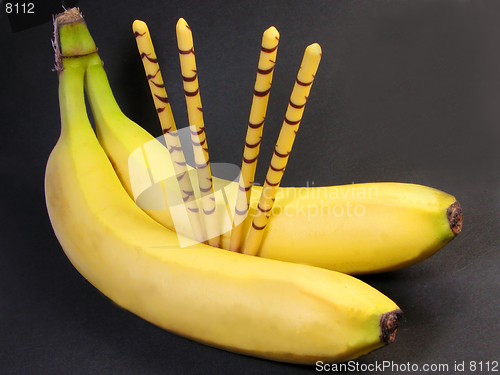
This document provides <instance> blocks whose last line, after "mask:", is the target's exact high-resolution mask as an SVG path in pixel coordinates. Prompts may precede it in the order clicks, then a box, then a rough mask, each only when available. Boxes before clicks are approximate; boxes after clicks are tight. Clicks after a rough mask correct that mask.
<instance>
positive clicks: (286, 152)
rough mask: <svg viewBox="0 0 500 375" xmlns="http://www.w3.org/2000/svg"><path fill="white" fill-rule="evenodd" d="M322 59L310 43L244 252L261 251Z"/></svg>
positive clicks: (315, 45)
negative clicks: (265, 230) (278, 191)
mask: <svg viewBox="0 0 500 375" xmlns="http://www.w3.org/2000/svg"><path fill="white" fill-rule="evenodd" d="M320 60H321V47H320V46H319V44H317V43H315V44H311V45H310V46H308V47H307V48H306V50H305V52H304V57H303V59H302V63H301V65H300V70H299V73H298V74H297V80H296V82H295V85H294V87H293V90H292V95H291V97H290V103H289V104H288V108H287V111H286V114H285V120H284V122H283V125H282V127H281V131H280V134H279V136H278V141H277V143H276V147H275V149H274V155H273V157H272V159H271V164H270V166H269V169H268V172H267V175H266V181H265V183H264V187H263V189H262V193H261V196H260V199H259V203H258V205H257V211H256V213H255V216H254V218H253V220H252V226H251V228H250V230H249V232H248V237H247V240H246V242H245V246H244V250H243V252H244V253H245V254H248V255H256V254H257V252H258V251H259V247H260V244H261V242H262V238H263V236H264V229H265V228H266V226H267V223H268V221H269V217H270V215H271V211H272V208H273V204H274V200H275V197H276V192H277V189H278V187H279V185H280V183H281V179H282V177H283V173H284V171H285V168H286V164H287V162H288V158H289V156H290V152H291V151H292V146H293V142H294V140H295V136H296V134H297V131H298V130H299V125H300V122H301V120H302V115H303V113H304V108H305V105H306V102H307V98H308V96H309V92H310V91H311V86H312V83H313V81H314V76H315V75H316V71H317V69H318V66H319V62H320Z"/></svg>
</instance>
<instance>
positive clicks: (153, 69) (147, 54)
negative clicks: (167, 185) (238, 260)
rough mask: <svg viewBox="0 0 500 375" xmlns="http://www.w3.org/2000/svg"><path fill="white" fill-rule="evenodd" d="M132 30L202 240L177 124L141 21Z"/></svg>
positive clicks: (198, 238)
mask: <svg viewBox="0 0 500 375" xmlns="http://www.w3.org/2000/svg"><path fill="white" fill-rule="evenodd" d="M132 29H133V31H134V35H135V40H136V42H137V48H138V49H139V53H140V54H141V59H142V63H143V65H144V70H145V72H146V76H147V78H148V82H149V88H150V90H151V95H152V97H153V101H154V104H155V108H156V112H157V113H158V118H159V120H160V125H161V127H162V131H163V135H164V138H165V144H166V145H167V148H168V150H169V152H170V154H171V156H172V164H173V167H174V171H175V173H176V176H177V180H178V182H179V187H180V189H181V192H182V199H183V200H184V203H185V205H186V209H187V214H188V218H189V222H190V224H191V229H192V231H193V234H194V237H195V240H196V241H198V242H205V234H204V231H203V226H202V223H201V219H200V214H199V208H198V205H197V204H196V198H195V195H194V190H193V186H192V184H191V179H190V178H189V173H188V171H187V165H186V160H185V157H184V153H183V152H182V148H181V143H180V140H179V135H178V133H177V127H176V125H175V121H174V116H173V114H172V109H171V107H170V103H169V101H168V96H167V92H166V90H165V83H164V82H163V77H162V75H161V71H160V66H159V64H158V59H157V57H156V53H155V50H154V47H153V42H152V40H151V36H150V34H149V30H148V26H147V25H146V23H145V22H143V21H139V20H136V21H134V23H133V25H132Z"/></svg>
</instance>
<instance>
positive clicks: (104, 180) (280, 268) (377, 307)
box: [45, 8, 401, 364]
mask: <svg viewBox="0 0 500 375" xmlns="http://www.w3.org/2000/svg"><path fill="white" fill-rule="evenodd" d="M55 27H56V33H55V35H56V42H55V43H56V45H58V46H59V45H60V46H61V47H60V48H57V49H56V50H57V52H56V56H57V59H58V63H57V64H56V66H57V69H58V74H59V103H60V110H61V125H62V126H61V135H60V138H59V140H58V142H57V144H56V146H55V147H54V149H53V151H52V153H51V155H50V157H49V160H48V162H47V168H46V177H45V191H46V203H47V209H48V212H49V216H50V220H51V223H52V226H53V228H54V231H55V233H56V236H57V238H58V240H59V242H60V244H61V246H62V248H63V249H64V251H65V253H66V254H67V256H68V258H69V259H70V260H71V262H72V263H73V265H74V266H75V267H76V268H77V270H78V271H79V272H80V273H81V274H82V275H83V276H84V277H85V278H87V280H88V281H89V282H91V283H92V284H93V285H94V286H95V287H96V288H98V289H99V290H100V291H101V292H102V293H104V294H105V295H106V296H108V297H109V298H110V299H112V300H113V301H115V302H116V303H117V304H118V305H120V306H122V307H124V308H125V309H127V310H129V311H131V312H133V313H134V314H137V315H138V316H140V317H142V318H144V319H146V320H148V321H150V322H152V323H153V324H156V325H158V326H160V327H162V328H164V329H167V330H169V331H171V332H174V333H176V334H179V335H183V336H185V337H188V338H190V339H193V340H196V341H199V342H202V343H205V344H208V345H213V346H216V347H219V348H223V349H227V350H230V351H234V352H238V353H243V354H248V355H253V356H259V357H263V358H268V359H273V360H278V361H287V362H294V363H304V364H311V363H315V361H317V360H321V361H324V362H332V361H345V360H349V359H352V358H355V357H358V356H360V355H362V354H364V353H367V352H369V351H371V350H374V349H376V348H379V347H381V346H383V345H384V344H387V343H390V342H392V341H393V340H394V336H395V332H396V328H397V321H398V318H399V316H400V313H401V311H400V310H399V309H398V306H397V305H396V304H395V303H394V302H392V301H391V300H390V299H389V298H387V297H386V296H384V295H383V294H381V293H380V292H378V291H376V290H375V289H373V288H372V287H370V286H369V285H367V284H365V283H363V282H361V281H359V280H357V279H355V278H353V277H351V276H348V275H345V274H342V273H337V272H334V271H329V270H325V269H321V268H317V267H310V266H306V265H299V264H293V263H286V262H280V261H275V260H270V259H263V258H258V257H252V256H247V255H244V254H240V253H234V252H230V251H225V250H222V249H218V248H215V247H211V246H208V245H205V244H196V245H194V246H191V247H188V248H184V249H181V248H180V247H179V240H178V237H177V236H178V235H177V234H176V233H175V232H173V231H171V230H169V229H167V228H165V227H164V226H162V225H160V224H159V223H157V222H156V221H154V220H152V219H151V218H150V217H149V216H148V215H146V214H145V213H144V212H143V211H142V210H141V209H140V208H139V207H137V205H136V204H135V203H134V202H133V200H131V199H130V197H129V196H128V195H127V193H126V191H125V190H124V189H123V187H122V185H121V183H120V181H119V179H118V177H117V175H116V174H115V172H114V170H113V167H112V164H111V163H110V161H109V159H108V158H107V156H106V154H105V152H104V150H103V149H102V148H101V146H100V145H99V142H98V141H97V139H96V136H95V133H94V132H93V130H92V127H91V124H90V122H89V119H88V116H87V112H86V108H85V100H84V75H86V74H89V71H90V70H92V69H95V68H96V67H101V60H100V59H99V56H98V55H97V53H96V48H95V45H94V43H93V40H92V38H91V36H90V34H89V33H88V30H87V28H86V26H85V23H84V22H83V19H82V18H81V16H80V15H79V13H78V11H77V10H75V9H74V8H73V9H70V10H68V11H66V12H65V13H63V14H62V15H59V16H58V17H57V18H56V21H55Z"/></svg>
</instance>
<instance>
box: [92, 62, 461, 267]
mask: <svg viewBox="0 0 500 375" xmlns="http://www.w3.org/2000/svg"><path fill="white" fill-rule="evenodd" d="M86 87H87V93H88V99H89V102H90V106H91V109H92V112H93V115H94V119H95V122H96V129H97V137H98V139H99V142H100V143H101V145H102V147H103V148H104V150H105V151H106V154H107V155H108V157H109V158H110V160H111V161H112V164H113V166H114V168H115V171H116V173H117V175H118V176H119V178H120V180H121V182H122V184H123V186H124V187H125V189H126V190H127V192H128V193H129V195H130V196H131V197H133V198H134V199H135V198H137V195H138V194H136V193H134V186H136V187H137V186H139V185H141V182H140V181H137V179H138V176H137V175H133V176H131V175H130V173H129V158H130V157H131V155H132V154H134V151H136V150H138V149H140V148H141V147H143V146H144V145H146V144H149V145H156V146H154V147H153V146H151V147H150V148H149V149H150V154H149V155H148V158H149V160H156V161H157V162H158V163H161V164H162V165H163V167H162V168H165V170H166V172H165V173H163V174H164V175H165V174H166V175H167V176H175V171H173V169H172V168H170V167H169V166H170V164H171V162H170V156H169V152H168V151H167V150H166V149H165V148H164V147H162V146H161V144H160V143H159V142H158V141H156V140H155V139H154V138H153V137H152V136H151V135H150V134H149V133H147V132H146V131H145V130H144V129H143V128H141V127H140V126H139V125H137V124H136V123H134V122H133V121H131V120H130V119H128V118H127V117H126V116H125V115H124V114H123V112H122V111H121V110H120V108H119V106H118V104H117V102H116V100H115V98H114V97H113V93H112V90H111V88H110V85H109V82H108V79H107V76H106V73H105V71H104V69H103V67H102V66H101V65H99V64H96V65H94V66H92V67H89V68H88V72H87V75H86ZM188 169H191V171H192V168H188ZM193 178H196V176H195V175H193ZM213 180H214V186H215V190H216V191H217V190H218V189H220V188H221V187H225V188H224V190H225V191H226V192H228V196H229V197H230V199H229V201H230V202H234V201H235V196H236V194H237V191H238V184H237V183H235V182H232V181H225V180H222V179H218V178H216V177H214V178H213ZM157 182H158V181H157ZM161 182H162V184H163V188H164V192H163V194H162V197H163V196H169V195H171V194H173V193H172V192H173V191H175V189H176V184H177V182H176V181H175V179H169V180H165V181H161ZM149 184H150V185H151V183H149ZM146 185H147V183H146ZM142 186H144V184H142ZM136 190H137V189H136ZM231 192H232V193H231ZM261 192H262V187H259V186H253V188H252V195H251V201H250V208H249V212H248V215H249V218H248V219H250V220H248V219H247V220H246V223H245V228H244V229H243V234H242V238H246V237H247V233H248V231H249V229H250V225H251V218H253V217H254V216H255V215H256V213H257V211H258V210H257V205H258V201H259V197H260V195H261ZM162 202H163V201H162ZM217 204H218V206H224V205H225V202H224V201H220V200H218V203H217ZM162 206H163V207H165V208H164V209H156V210H151V209H145V210H144V211H145V212H146V213H147V214H148V215H149V216H151V217H152V218H153V219H155V220H156V221H158V222H159V223H161V224H162V225H164V226H166V227H167V228H169V229H172V230H175V229H176V227H179V228H182V227H184V228H185V227H188V226H189V225H188V224H187V223H184V225H182V223H181V224H180V225H179V224H178V220H176V222H175V223H174V218H173V217H172V214H171V212H170V210H169V208H168V207H167V203H166V202H163V203H162ZM231 209H232V210H233V212H234V207H232V208H231ZM217 212H219V213H221V212H225V210H224V209H222V208H218V209H217ZM462 219H463V215H462V210H461V207H460V205H459V203H458V202H457V201H456V199H455V197H453V196H452V195H450V194H447V193H444V192H442V191H439V190H436V189H433V188H430V187H426V186H421V185H415V184H406V183H390V182H388V183H366V184H352V185H341V186H328V187H323V186H322V187H297V188H282V187H280V188H279V189H278V190H277V192H276V199H275V202H274V206H273V209H272V212H271V216H270V219H269V223H268V225H267V227H266V229H265V233H264V236H263V240H262V243H261V246H260V249H259V251H258V253H257V255H258V256H259V257H263V258H270V259H276V260H283V261H287V262H294V263H303V264H309V265H313V266H317V267H322V268H326V269H330V270H335V271H340V272H344V273H348V274H351V275H356V274H367V273H374V272H383V271H391V270H396V269H399V268H403V267H406V266H410V265H412V264H415V263H418V262H420V261H422V260H424V259H426V258H428V257H429V256H431V255H432V254H434V253H436V252H437V251H438V250H440V249H441V248H442V247H443V246H445V245H446V244H447V243H448V242H450V241H451V240H452V239H453V238H454V237H455V236H456V235H457V234H458V233H460V231H461V228H462ZM218 220H219V222H220V225H219V226H220V227H222V226H223V224H222V220H223V219H222V218H219V219H218ZM181 232H183V230H181ZM230 234H231V233H230V230H228V231H226V232H225V233H223V234H222V236H221V247H222V248H224V249H228V248H229V238H230ZM243 246H244V243H243Z"/></svg>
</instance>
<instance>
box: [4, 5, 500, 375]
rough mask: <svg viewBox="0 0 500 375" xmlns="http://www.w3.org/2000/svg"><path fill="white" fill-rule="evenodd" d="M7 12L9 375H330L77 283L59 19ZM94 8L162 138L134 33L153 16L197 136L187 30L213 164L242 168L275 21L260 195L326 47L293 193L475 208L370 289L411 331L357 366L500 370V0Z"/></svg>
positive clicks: (130, 95)
mask: <svg viewBox="0 0 500 375" xmlns="http://www.w3.org/2000/svg"><path fill="white" fill-rule="evenodd" d="M0 4H1V5H2V12H1V14H0V32H1V38H0V51H1V59H0V64H1V65H0V66H1V68H2V69H0V90H1V91H0V95H1V96H0V99H1V101H0V124H1V127H0V132H1V135H0V137H1V138H0V139H1V142H2V143H1V152H0V164H1V174H2V176H3V179H2V181H3V182H2V183H1V184H0V196H1V199H0V205H1V216H0V220H1V221H0V224H1V225H0V237H1V253H0V373H2V374H23V375H25V374H141V375H144V374H199V373H210V372H213V373H221V374H235V373H237V374H267V373H269V374H270V373H273V374H295V373H313V372H314V371H315V370H314V367H304V366H294V365H288V364H282V363H275V362H271V361H267V360H262V359H256V358H251V357H246V356H241V355H236V354H232V353H228V352H225V351H221V350H218V349H213V348H210V347H206V346H203V345H200V344H197V343H194V342H191V341H189V340H187V339H184V338H181V337H177V336H175V335H172V334H170V333H168V332H166V331H163V330H161V329H159V328H157V327H155V326H153V325H151V324H149V323H147V322H145V321H143V320H141V319H140V318H138V317H136V316H134V315H132V314H131V313H129V312H127V311H124V310H122V309H121V308H119V307H117V306H116V305H114V304H113V303H112V302H111V301H110V300H108V299H107V298H106V297H104V296H103V295H101V294H100V293H99V292H98V291H97V290H96V289H95V288H94V287H93V286H92V285H90V284H89V283H88V282H87V281H86V280H85V279H84V278H83V277H81V276H80V275H79V274H78V273H77V271H76V270H75V269H74V268H73V266H72V265H71V264H70V262H69V261H68V260H67V258H66V257H65V255H64V253H63V251H62V249H61V247H60V246H59V244H58V242H57V240H56V238H55V236H54V233H53V231H52V228H51V226H50V222H49V220H48V216H47V213H46V208H45V203H44V193H43V178H44V168H45V163H46V160H47V158H48V156H49V153H50V151H51V149H52V147H53V146H54V144H55V143H56V141H57V138H58V133H59V130H60V120H59V109H58V99H57V75H56V73H55V72H53V71H52V68H53V52H52V47H51V44H50V40H51V36H52V25H51V23H50V22H46V23H42V24H41V25H39V26H36V27H31V28H28V29H25V30H22V31H18V32H13V31H12V29H11V27H10V24H9V19H8V18H7V16H6V14H5V12H4V6H5V2H0ZM112 4H113V5H112ZM78 6H80V8H81V11H82V12H83V14H84V16H85V19H86V21H87V25H88V27H89V29H90V32H91V34H92V35H93V37H94V39H95V41H96V44H97V45H98V47H99V52H100V56H101V58H102V59H103V60H104V62H105V68H106V70H107V72H108V75H109V79H110V82H111V85H112V87H113V90H114V93H115V95H116V97H117V100H118V102H119V104H120V106H121V107H122V109H123V110H124V112H125V113H126V114H127V115H128V116H129V117H131V118H132V119H133V120H135V121H136V122H138V123H140V124H142V125H143V126H144V127H145V128H146V129H147V130H149V131H150V132H151V133H153V134H155V135H159V134H160V130H159V129H160V128H159V124H158V120H157V117H156V113H155V110H154V107H153V104H152V101H151V98H150V94H149V89H148V86H147V82H146V80H145V77H144V73H143V68H142V65H141V61H140V58H139V55H138V52H137V50H136V44H135V40H134V37H133V33H132V31H131V25H132V22H133V21H134V19H142V20H144V21H145V22H147V23H148V25H149V28H150V31H151V34H152V37H153V41H154V43H155V47H156V51H157V54H158V57H159V61H160V65H161V67H162V70H163V75H164V77H165V81H166V83H167V90H168V93H169V96H170V101H171V103H172V106H173V110H174V114H175V116H176V121H177V123H178V126H179V127H183V126H186V124H187V116H186V111H185V108H184V98H183V91H182V81H181V78H180V71H179V66H178V64H179V62H178V61H179V60H178V55H177V47H176V41H175V23H176V21H177V19H178V18H179V17H184V18H185V19H186V20H187V22H188V23H189V24H190V26H191V28H192V30H193V33H194V41H195V48H196V56H197V64H198V72H199V77H200V78H199V79H200V90H201V94H202V101H203V105H204V107H203V108H204V114H205V123H206V129H207V137H208V143H209V145H210V152H211V160H212V162H226V163H234V164H240V162H241V157H242V147H243V145H244V136H245V132H246V124H247V120H248V113H249V108H250V104H251V98H252V92H253V83H254V80H255V74H256V65H257V60H258V55H259V50H260V41H261V36H262V32H263V31H264V30H265V29H266V28H268V27H269V26H271V25H274V26H276V27H277V28H278V30H279V31H280V33H281V41H280V46H279V50H278V51H279V52H278V59H277V65H276V70H275V75H274V83H273V89H272V91H271V96H270V102H269V111H268V116H267V121H266V125H265V131H264V140H263V143H262V147H261V158H260V164H259V166H258V171H257V181H259V182H262V181H263V180H264V176H265V173H266V170H267V166H268V163H269V160H270V157H271V154H272V150H273V146H274V142H275V141H276V137H277V135H278V132H279V128H280V126H281V123H282V120H283V116H284V112H285V110H286V106H287V103H288V99H289V95H290V92H291V88H292V86H293V82H294V79H295V75H296V72H297V70H298V66H299V63H300V60H301V58H302V53H303V50H304V48H305V47H306V46H307V45H308V44H310V43H313V42H318V43H320V44H321V46H322V48H323V58H322V62H321V65H320V68H319V71H318V74H317V76H316V81H315V83H314V86H313V88H312V92H311V95H310V97H309V101H308V104H307V108H306V111H305V115H304V118H303V121H302V125H301V129H300V131H299V133H298V137H297V140H296V142H295V146H294V151H293V153H292V156H291V157H290V162H289V166H288V169H287V172H286V173H285V176H284V179H283V182H282V185H283V186H306V185H307V184H308V183H309V184H312V182H313V181H314V183H315V185H337V184H349V183H352V182H356V183H358V182H372V181H397V182H411V183H418V184H423V185H427V186H432V187H435V188H437V189H440V190H443V191H446V192H448V193H450V194H453V195H455V196H456V197H457V199H458V200H459V201H460V203H461V204H462V206H463V210H464V213H465V224H464V229H463V232H462V234H460V235H459V236H458V237H457V238H456V239H455V240H454V241H453V242H451V243H450V244H449V245H448V246H446V247H445V248H444V249H443V250H442V251H440V252H439V253H437V254H436V255H434V256H433V257H431V258H430V259H428V260H426V261H424V262H422V263H420V264H418V265H414V266H412V267H409V268H406V269H403V270H400V271H394V272H390V273H385V274H380V275H372V276H365V277H362V279H363V280H364V281H366V282H368V283H369V284H371V285H372V286H374V287H375V288H377V289H379V290H380V291H382V292H383V293H385V294H386V295H388V296H389V297H390V298H392V299H393V300H394V301H395V302H396V303H398V304H399V305H400V306H401V308H402V309H403V310H404V311H405V318H404V320H403V322H402V324H401V326H400V329H399V331H398V335H397V338H396V341H395V343H394V344H392V345H390V346H388V347H386V348H383V349H381V350H378V351H375V352H373V353H371V354H369V355H366V356H364V357H362V358H360V359H359V363H360V364H375V363H376V362H377V361H378V362H379V363H380V362H381V361H393V362H394V363H395V364H407V363H410V364H418V365H423V364H439V363H442V364H448V365H449V369H450V371H449V372H446V373H453V372H454V371H453V366H454V363H462V361H465V363H466V365H467V364H468V363H469V361H478V362H479V361H483V372H482V373H486V371H484V369H485V368H486V367H485V366H486V361H490V366H491V361H500V343H499V342H500V340H499V333H500V329H499V320H500V281H499V280H500V279H499V276H498V268H499V264H500V255H499V245H500V236H499V233H500V231H499V223H500V220H499V216H500V214H499V208H500V174H499V173H498V172H499V171H498V169H499V168H498V161H499V159H500V158H499V156H500V151H499V148H498V144H499V140H500V22H498V20H499V19H500V2H499V1H495V0H491V1H480V0H474V1H472V0H470V1H467V0H456V1H451V0H439V1H437V0H433V1H431V0H426V1H424V0H418V1H417V0H411V1H410V0H408V1H402V0H399V1H373V0H362V1H317V0H309V1H271V0H267V1H265V0H254V1H240V2H232V1H226V0H217V1H187V0H186V1H160V0H158V1H148V2H139V1H131V0H128V1H122V2H104V1H95V0H94V1H92V0H81V1H79V2H78ZM37 9H41V8H35V12H36V11H37ZM496 369H497V370H498V371H500V364H499V365H498V367H497V368H496ZM401 372H402V371H399V373H401ZM466 372H469V371H468V369H467V366H466ZM385 373H388V374H389V373H397V371H390V370H387V371H386V372H385ZM476 373H481V372H480V371H476Z"/></svg>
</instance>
